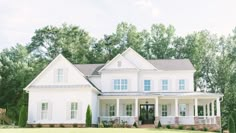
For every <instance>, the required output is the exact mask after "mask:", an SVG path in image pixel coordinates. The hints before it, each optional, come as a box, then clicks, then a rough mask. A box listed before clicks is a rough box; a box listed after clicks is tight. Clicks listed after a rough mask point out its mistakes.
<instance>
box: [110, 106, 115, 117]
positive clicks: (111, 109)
mask: <svg viewBox="0 0 236 133" xmlns="http://www.w3.org/2000/svg"><path fill="white" fill-rule="evenodd" d="M109 116H115V105H109Z"/></svg>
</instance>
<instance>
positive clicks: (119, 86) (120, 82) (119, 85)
mask: <svg viewBox="0 0 236 133" xmlns="http://www.w3.org/2000/svg"><path fill="white" fill-rule="evenodd" d="M113 83H114V90H127V89H128V80H127V79H114V80H113Z"/></svg>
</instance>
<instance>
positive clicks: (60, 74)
mask: <svg viewBox="0 0 236 133" xmlns="http://www.w3.org/2000/svg"><path fill="white" fill-rule="evenodd" d="M63 79H64V74H63V69H62V68H59V69H57V82H63Z"/></svg>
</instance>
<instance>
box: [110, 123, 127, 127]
mask: <svg viewBox="0 0 236 133" xmlns="http://www.w3.org/2000/svg"><path fill="white" fill-rule="evenodd" d="M112 127H113V128H119V127H121V125H119V124H118V123H114V124H112ZM122 127H123V128H124V126H122Z"/></svg>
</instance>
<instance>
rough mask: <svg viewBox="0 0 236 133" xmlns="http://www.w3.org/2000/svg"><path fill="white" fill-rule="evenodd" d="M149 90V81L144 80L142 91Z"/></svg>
mask: <svg viewBox="0 0 236 133" xmlns="http://www.w3.org/2000/svg"><path fill="white" fill-rule="evenodd" d="M150 90H151V80H144V91H150Z"/></svg>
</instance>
